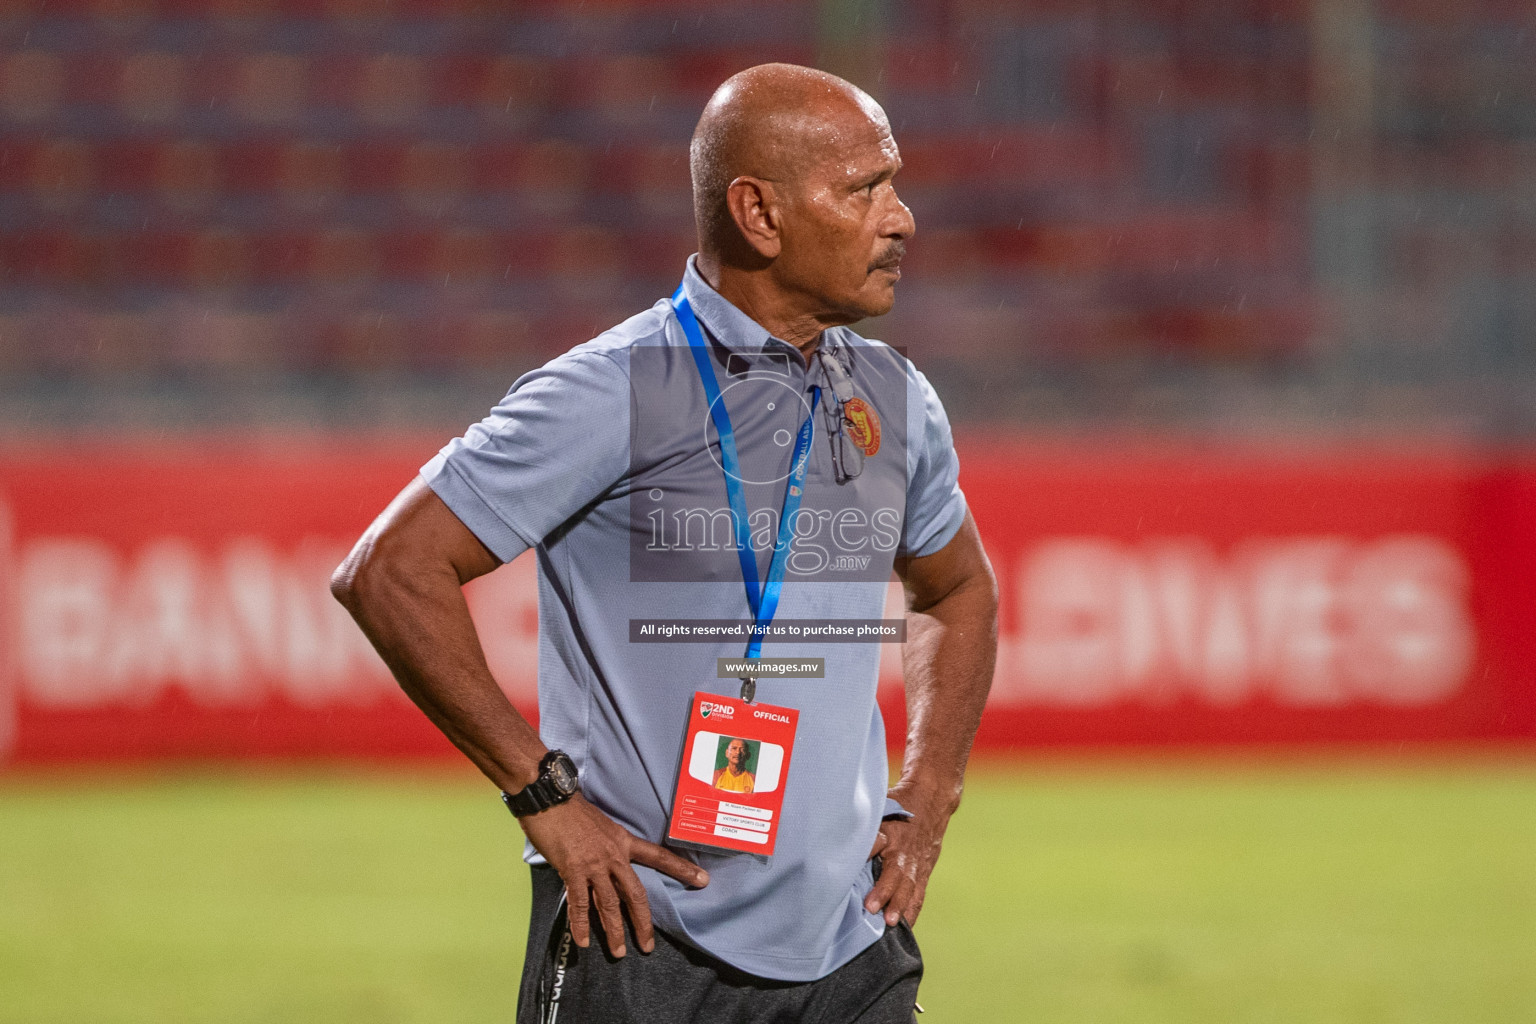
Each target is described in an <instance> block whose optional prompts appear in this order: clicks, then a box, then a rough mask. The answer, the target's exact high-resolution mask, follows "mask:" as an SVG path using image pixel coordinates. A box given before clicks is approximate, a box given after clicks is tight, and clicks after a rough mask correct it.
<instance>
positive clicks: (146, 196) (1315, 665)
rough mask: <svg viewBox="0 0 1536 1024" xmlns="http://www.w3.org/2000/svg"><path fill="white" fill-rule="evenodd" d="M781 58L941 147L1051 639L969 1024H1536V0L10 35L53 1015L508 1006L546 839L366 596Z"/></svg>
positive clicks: (4, 617)
mask: <svg viewBox="0 0 1536 1024" xmlns="http://www.w3.org/2000/svg"><path fill="white" fill-rule="evenodd" d="M767 60H789V61H795V62H800V63H811V64H816V65H818V66H821V67H825V68H827V69H829V70H833V71H836V72H838V73H841V74H843V75H845V76H847V77H849V78H851V79H852V80H854V81H856V82H857V83H859V84H860V85H862V86H863V87H865V88H866V89H868V90H869V91H870V92H871V93H873V94H874V95H875V96H876V97H877V98H878V99H880V100H881V102H882V103H883V104H884V105H885V107H886V109H887V111H888V112H889V113H890V116H891V120H892V123H893V127H894V129H895V133H896V137H897V141H898V143H899V144H900V146H901V149H902V155H903V158H904V159H905V161H906V167H905V169H904V171H903V172H902V174H901V176H900V178H898V181H897V184H898V186H899V188H900V190H901V193H902V195H903V198H904V199H905V200H906V202H907V203H908V204H909V205H910V206H911V207H912V208H913V210H914V212H915V214H916V216H917V220H918V226H919V227H918V234H917V236H916V238H915V239H914V242H913V245H912V247H911V256H910V258H909V261H908V263H907V265H906V266H907V273H906V275H905V277H904V280H903V282H902V284H901V286H900V290H899V299H898V304H897V309H896V311H895V312H894V313H893V314H891V315H890V316H889V317H886V318H884V319H883V320H881V321H879V322H877V323H874V324H869V325H865V328H864V330H865V332H866V333H868V334H871V335H873V336H876V337H881V338H883V339H885V340H888V341H891V342H893V343H896V344H900V345H903V346H905V347H906V348H907V350H908V351H909V353H910V354H911V355H912V357H913V358H914V360H915V361H916V362H917V363H918V365H919V366H920V367H922V368H923V369H924V370H925V371H926V372H927V373H928V374H929V375H930V377H931V378H932V379H933V381H934V383H935V385H936V386H937V388H938V390H939V392H940V394H941V395H942V396H943V397H944V399H945V401H946V404H947V406H948V408H949V410H950V413H951V416H952V417H953V418H954V420H955V422H956V426H957V432H958V437H959V442H958V443H959V446H960V448H961V453H962V458H963V461H964V466H965V468H964V481H963V482H964V484H965V486H966V488H967V492H968V494H969V495H970V496H971V498H972V500H973V504H974V506H975V509H976V513H977V518H978V521H979V522H980V523H981V525H982V528H983V533H984V535H985V536H986V540H987V543H988V546H989V548H990V549H991V550H992V552H993V556H994V560H995V562H996V564H997V568H998V571H999V576H1000V580H1001V583H1002V587H1003V600H1004V607H1003V623H1002V625H1003V643H1002V650H1001V653H1000V665H999V675H998V681H997V686H996V689H995V693H994V697H993V701H992V704H991V706H990V708H989V711H988V715H987V719H986V722H985V723H984V726H983V731H982V735H981V737H980V740H979V755H978V778H977V782H976V784H975V785H974V786H973V787H972V796H970V797H969V798H968V804H967V808H966V810H965V811H964V812H963V813H962V815H961V816H960V817H959V818H958V819H957V821H956V826H955V828H956V832H955V835H954V838H953V840H952V842H951V843H950V845H949V848H948V850H949V852H948V853H947V854H946V860H945V861H944V863H943V865H942V866H941V869H940V875H939V877H938V879H937V881H936V883H935V886H936V889H935V896H934V898H933V900H932V902H931V903H930V906H929V909H928V910H927V911H926V912H925V918H924V922H923V926H922V928H921V929H920V932H919V934H920V937H923V939H924V942H925V946H926V948H927V949H928V950H929V959H930V980H929V981H928V982H927V983H925V996H924V1001H925V1003H927V1004H928V1005H929V1007H930V1009H931V1010H933V1011H934V1012H933V1017H934V1019H936V1020H968V1021H975V1020H998V1021H1005V1020H1041V1021H1062V1022H1067V1021H1088V1020H1093V1021H1098V1020H1124V1021H1136V1022H1140V1021H1254V1022H1257V1021H1270V1020H1275V1021H1280V1020H1283V1021H1287V1022H1299V1021H1308V1022H1311V1021H1318V1022H1334V1021H1338V1022H1345V1021H1351V1022H1353V1021H1359V1022H1376V1021H1380V1022H1406V1021H1425V1022H1429V1021H1435V1022H1443V1021H1457V1022H1468V1024H1470V1022H1483V1021H1487V1022H1501V1024H1502V1022H1509V1021H1519V1020H1533V1019H1536V980H1533V979H1536V954H1533V953H1532V951H1531V946H1530V936H1531V935H1532V934H1536V889H1533V887H1532V886H1531V885H1530V865H1531V864H1532V863H1536V831H1533V825H1532V822H1536V813H1533V812H1536V772H1533V771H1532V768H1533V764H1536V762H1533V759H1532V758H1531V756H1530V754H1531V751H1532V750H1536V747H1533V746H1532V741H1533V740H1536V667H1533V663H1532V658H1531V642H1530V636H1531V626H1532V623H1533V622H1536V455H1533V449H1532V447H1531V443H1532V441H1533V440H1536V10H1533V9H1532V7H1531V5H1530V4H1529V3H1528V2H1521V0H1474V2H1466V3H1460V4H1448V3H1429V2H1425V0H1238V2H1218V0H1140V2H1137V3H1129V2H1118V0H1097V2H1091V0H1030V2H984V0H821V2H816V3H793V2H787V0H775V2H761V0H760V2H755V3H747V2H734V0H724V2H704V0H539V2H534V3H526V4H525V3H516V4H490V3H481V2H476V0H330V2H323V3H322V2H315V3H299V2H297V0H33V2H28V0H0V1021H18V1022H19V1021H27V1022H38V1021H85V1020H89V1021H93V1022H94V1021H130V1020H146V1021H148V1020H153V1021H157V1022H161V1021H183V1020H185V1021H194V1020H197V1021H201V1020H210V1019H220V1020H226V1021H228V1020H253V1021H254V1020H264V1021H270V1020H289V1019H292V1020H300V1019H302V1020H315V1019H322V1020H357V1021H395V1020H399V1021H428V1020H450V1019H451V1020H462V1019H504V1018H505V1017H506V1016H507V1015H508V1013H509V1007H510V1005H511V1000H512V997H513V986H514V979H515V977H516V971H517V969H518V964H519V963H520V960H521V948H522V941H523V940H522V938H521V934H520V933H521V928H522V917H521V916H520V915H521V914H522V910H521V907H522V900H523V899H524V893H523V881H522V876H521V873H520V870H519V869H518V867H517V865H516V856H517V853H518V850H517V843H516V842H515V839H516V834H515V832H514V830H513V826H512V825H511V823H510V822H509V821H505V820H503V818H504V815H502V816H498V815H501V813H502V812H500V811H499V809H498V808H497V807H496V806H495V802H494V801H491V802H489V803H488V802H487V801H486V792H485V786H484V785H483V784H481V783H479V782H478V781H476V779H475V778H474V777H473V775H472V772H470V771H469V769H467V768H466V767H462V766H461V765H460V763H459V762H458V761H456V760H455V759H454V755H453V754H452V752H451V750H449V749H448V748H447V747H446V744H445V743H444V742H443V741H442V740H441V739H440V738H439V737H437V736H436V734H435V733H433V731H432V730H431V729H430V727H429V726H428V725H427V724H426V723H425V721H424V719H422V718H421V717H420V716H419V715H418V714H417V713H416V712H415V711H414V709H412V708H411V707H410V706H409V705H408V704H407V703H406V702H405V701H404V700H403V698H401V697H400V696H399V695H398V693H397V691H396V690H395V689H394V687H393V685H392V683H391V682H390V681H389V679H388V677H387V674H385V673H384V672H383V670H382V667H381V666H380V665H379V664H378V662H377V659H376V658H375V657H374V655H373V654H372V652H371V651H370V650H369V649H368V648H367V646H366V644H365V643H364V642H363V641H362V639H361V636H360V635H359V634H358V633H357V632H356V630H355V629H354V628H353V627H352V626H351V624H350V622H349V621H348V620H347V619H346V617H345V615H344V613H342V612H341V610H340V608H339V607H338V606H336V605H335V604H334V603H333V602H331V601H330V599H329V596H328V595H327V594H326V592H325V578H326V576H327V574H328V572H329V569H330V568H331V567H332V566H333V565H334V564H335V563H336V561H337V560H339V558H340V557H341V555H342V553H344V551H345V550H346V548H347V546H349V544H350V542H351V540H352V539H353V538H354V537H355V536H356V535H357V534H358V533H359V532H360V531H361V529H362V528H363V527H364V526H365V525H366V523H367V522H368V521H369V519H370V518H371V517H372V515H373V514H374V513H375V512H376V511H377V510H378V509H379V508H381V507H382V506H383V504H384V503H385V502H386V501H387V500H388V498H389V497H390V496H391V495H392V494H393V493H394V491H395V490H397V489H398V487H399V486H400V485H401V484H402V483H403V482H404V481H405V480H406V479H408V478H409V476H410V474H411V473H412V472H413V471H414V469H415V467H417V466H418V465H420V463H421V462H423V461H424V460H425V459H426V458H427V457H428V456H429V455H430V454H431V453H432V452H433V451H434V450H435V449H436V448H437V446H438V445H439V444H441V443H442V442H443V441H444V440H445V439H446V438H447V437H448V436H451V435H452V434H455V433H458V432H459V431H461V430H462V428H463V427H464V425H465V424H466V423H468V422H470V421H471V420H473V419H477V418H478V417H479V416H480V415H482V414H483V412H484V410H485V409H486V408H488V407H489V406H490V405H491V404H492V403H493V402H494V401H495V400H496V399H497V398H498V397H499V396H500V395H501V394H502V393H503V392H504V391H505V389H506V387H507V386H508V384H509V383H510V382H511V381H512V380H513V379H514V378H515V376H516V375H517V374H518V373H520V372H521V371H523V370H526V369H528V368H531V367H533V366H536V365H538V364H539V363H541V362H543V361H544V360H545V359H547V358H549V357H550V356H552V355H554V354H556V353H558V352H560V351H562V350H564V349H565V348H568V347H569V346H571V345H574V344H577V343H579V342H581V341H583V340H585V339H587V338H588V337H590V336H591V335H593V334H594V333H596V332H597V331H600V330H602V329H603V328H605V327H607V326H609V325H611V324H612V323H615V322H617V321H618V320H621V319H623V318H624V317H626V316H628V315H629V314H630V313H632V312H634V311H635V310H637V309H639V308H642V307H644V306H647V305H649V304H650V303H651V302H652V301H654V300H655V299H656V298H657V297H660V296H662V295H665V294H667V293H669V292H670V290H671V289H672V287H673V286H674V285H675V283H676V280H677V278H678V276H679V274H680V272H681V269H682V264H683V260H684V259H685V257H686V256H687V255H688V253H689V252H691V251H692V248H693V242H692V224H691V210H690V204H689V193H688V177H687V142H688V137H689V134H690V132H691V130H692V127H693V124H694V121H695V119H696V117H697V115H698V111H699V109H700V108H701V106H702V104H703V102H704V101H705V99H706V98H707V96H708V95H709V93H710V92H711V91H712V90H713V88H714V87H715V86H716V85H717V84H718V83H719V81H720V80H722V79H723V78H725V77H726V76H728V75H729V74H731V73H732V72H734V71H736V70H739V69H741V68H743V67H746V66H749V65H751V64H754V63H759V62H762V61H767ZM530 579H531V567H530V566H529V565H528V564H527V562H526V560H522V561H519V562H516V563H513V565H511V566H509V567H507V568H504V569H503V570H501V571H499V572H498V573H496V574H493V575H492V576H491V577H488V578H486V579H485V580H483V581H479V582H477V584H476V585H475V586H474V588H473V592H472V594H471V599H472V605H473V608H474V611H475V614H476V617H477V620H478V621H479V622H480V625H481V628H482V631H483V632H484V633H485V635H486V637H487V648H488V651H487V653H488V656H489V657H490V660H491V663H492V666H493V669H494V670H495V671H496V673H497V676H498V679H500V680H501V682H502V684H503V686H504V688H505V689H506V690H507V692H508V693H509V695H510V696H512V698H513V699H514V700H515V701H516V702H518V703H519V704H520V705H521V706H524V707H527V706H529V703H530V701H531V700H532V697H533V679H532V674H531V666H532V664H533V658H534V653H535V648H534V644H533V639H534V635H535V630H536V609H535V607H534V605H533V603H532V600H531V594H530V592H529V584H530ZM887 668H888V669H889V671H888V672H887V673H886V676H885V682H886V683H887V684H888V685H887V687H886V689H885V691H884V693H885V697H884V703H885V705H886V709H887V713H888V718H889V720H890V721H891V723H892V727H893V733H895V734H897V735H899V732H900V722H901V718H902V715H901V709H900V691H899V678H898V676H897V675H896V665H895V661H894V658H893V659H892V660H891V661H890V662H889V663H888V666H887ZM1106 750H1108V751H1110V753H1108V754H1106V753H1105V751H1106Z"/></svg>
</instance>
